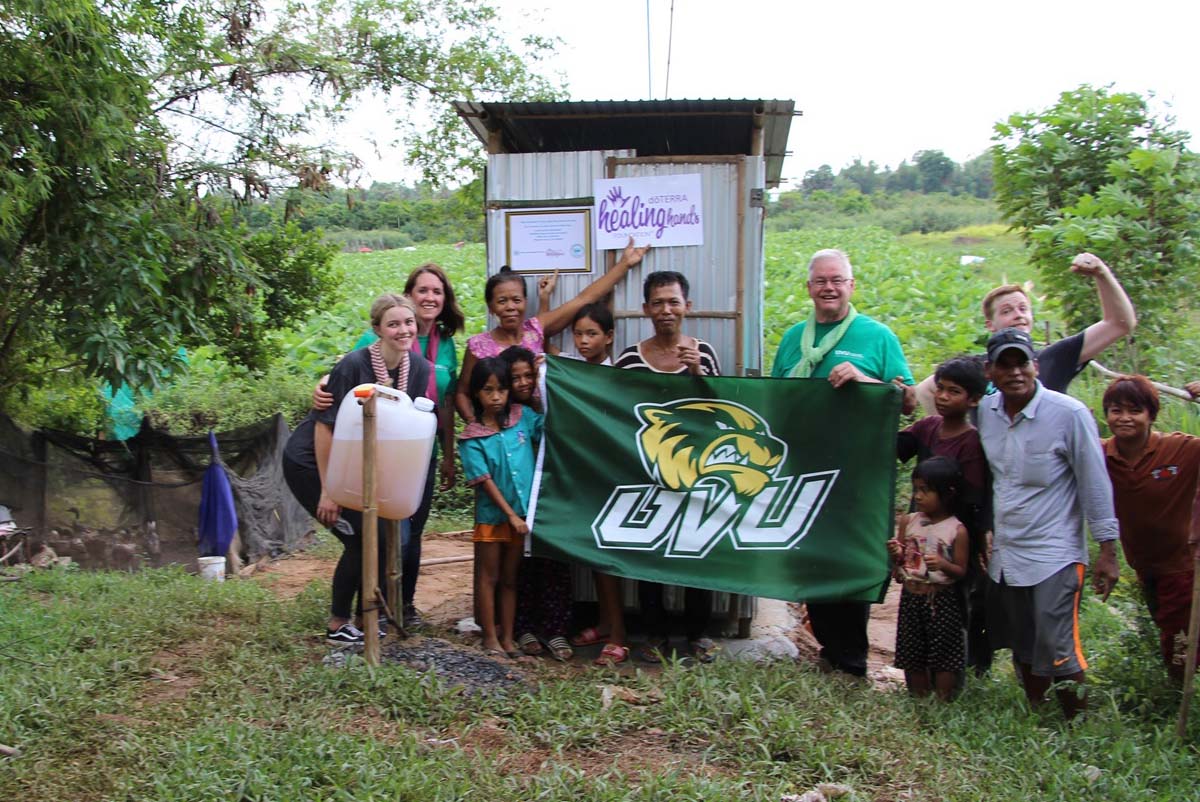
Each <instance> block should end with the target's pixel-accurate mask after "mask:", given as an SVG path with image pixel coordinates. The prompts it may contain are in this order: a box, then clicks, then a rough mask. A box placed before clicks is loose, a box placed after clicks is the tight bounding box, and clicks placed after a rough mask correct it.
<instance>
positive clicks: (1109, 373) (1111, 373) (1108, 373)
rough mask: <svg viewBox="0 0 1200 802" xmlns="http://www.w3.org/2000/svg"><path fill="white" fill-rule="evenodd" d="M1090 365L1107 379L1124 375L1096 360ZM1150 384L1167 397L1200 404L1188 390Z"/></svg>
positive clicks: (1160, 384) (1158, 383)
mask: <svg viewBox="0 0 1200 802" xmlns="http://www.w3.org/2000/svg"><path fill="white" fill-rule="evenodd" d="M1088 364H1090V365H1091V366H1092V367H1093V368H1095V369H1096V370H1097V371H1099V373H1100V375H1101V376H1104V377H1105V378H1109V379H1115V378H1117V377H1118V376H1121V375H1122V374H1120V373H1117V372H1116V371H1115V370H1109V369H1108V368H1106V367H1104V366H1103V365H1101V364H1100V363H1099V362H1097V361H1096V360H1094V359H1093V360H1092V361H1091V362H1089V363H1088ZM1150 383H1151V384H1153V385H1154V387H1155V389H1157V390H1158V391H1159V392H1160V393H1166V394H1167V395H1173V396H1175V397H1176V398H1178V399H1181V400H1183V401H1192V402H1200V398H1192V394H1191V393H1189V392H1188V391H1187V390H1180V389H1179V388H1178V387H1172V386H1171V385H1169V384H1163V383H1162V382H1156V381H1151V382H1150Z"/></svg>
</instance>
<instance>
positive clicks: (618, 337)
mask: <svg viewBox="0 0 1200 802" xmlns="http://www.w3.org/2000/svg"><path fill="white" fill-rule="evenodd" d="M689 173H698V174H699V175H700V177H701V183H702V192H703V201H704V244H703V245H699V246H689V247H673V248H662V249H654V248H652V249H651V250H650V252H649V253H648V254H647V255H646V258H645V259H644V260H643V262H642V264H641V265H639V266H638V267H636V268H634V269H633V270H631V271H630V272H629V275H628V277H627V278H626V279H625V281H624V282H622V283H621V284H620V285H619V286H618V287H617V289H616V291H615V292H614V298H613V311H614V313H615V316H616V318H617V322H616V330H615V341H614V355H615V353H616V352H619V351H620V350H621V349H622V348H624V347H625V346H627V345H630V344H632V343H635V342H638V341H639V340H642V339H645V338H647V337H649V336H651V335H652V334H653V328H652V326H651V324H650V322H649V321H648V320H646V319H645V318H644V317H642V280H643V277H644V276H645V275H646V274H648V273H650V272H653V271H655V270H676V271H678V272H680V273H682V274H683V275H685V276H686V277H687V278H688V280H689V282H690V284H691V292H690V299H691V301H692V306H693V311H692V313H691V315H690V317H689V318H688V320H687V321H686V322H685V329H684V330H685V332H686V333H687V334H690V335H692V336H694V337H699V338H700V339H703V340H706V341H707V342H709V343H711V344H712V346H713V348H714V349H715V350H716V352H717V356H718V358H719V359H720V362H721V370H722V373H724V374H726V375H735V374H740V375H746V374H750V375H754V374H757V373H758V372H760V371H761V368H762V307H763V250H762V226H763V217H762V216H763V208H762V206H761V204H760V203H752V200H751V199H752V197H757V198H761V197H762V190H763V188H764V187H765V163H764V160H763V158H762V157H758V156H744V155H735V156H713V157H703V156H688V157H653V158H645V159H640V158H638V157H637V155H636V153H634V152H633V151H629V150H605V151H576V152H563V153H519V154H492V155H489V156H488V172H487V181H486V184H487V207H488V208H487V236H488V259H487V261H488V275H492V274H494V273H496V272H498V271H499V270H500V267H501V266H502V265H503V264H504V261H505V252H504V243H505V241H506V239H505V231H504V211H505V209H510V208H520V207H522V206H523V207H529V206H541V205H542V204H531V203H529V202H531V201H544V202H545V204H544V205H545V206H546V207H552V206H556V205H578V206H590V205H591V204H592V181H593V180H594V179H597V178H617V177H623V176H649V175H681V174H689ZM754 190H758V192H754ZM610 253H611V254H612V256H613V257H614V258H615V256H617V255H618V254H615V253H613V252H608V251H594V252H593V254H592V264H593V266H594V271H593V273H592V274H591V275H566V274H564V275H560V277H559V281H558V286H557V289H556V290H555V293H554V295H553V296H552V297H551V299H550V303H551V304H552V305H555V306H556V305H558V304H560V303H562V302H563V301H564V300H566V299H568V298H572V297H574V296H575V295H576V294H578V293H579V291H580V290H581V289H583V288H584V287H585V286H587V285H588V284H589V283H590V282H591V281H593V280H594V279H595V278H596V276H598V275H600V273H601V272H602V271H603V270H604V269H605V268H606V266H607V264H608V262H607V261H606V259H607V257H608V256H609V254H610ZM528 284H529V294H530V298H529V306H528V310H527V314H529V315H534V314H537V311H538V309H537V298H536V292H535V286H536V278H535V277H533V276H530V277H529V281H528ZM491 324H492V325H495V322H494V321H492V322H491ZM557 340H558V344H559V347H560V348H562V349H563V350H564V351H573V350H574V349H573V345H572V343H571V341H570V335H569V333H568V334H564V335H560V337H559V338H557ZM573 579H574V585H575V594H576V596H575V597H576V599H579V600H583V601H592V600H594V599H595V595H594V589H593V584H592V581H591V571H590V570H588V569H584V568H580V567H578V566H577V567H575V568H574V570H573ZM624 596H625V603H626V606H627V607H636V605H637V597H636V589H635V586H634V583H632V582H625V583H624ZM714 597H715V598H714V602H713V611H714V613H716V614H717V616H718V617H726V618H728V619H729V620H735V619H736V620H737V621H738V622H739V628H740V629H741V631H742V632H743V633H745V632H746V631H747V630H748V625H749V620H750V618H751V617H752V616H753V612H754V599H753V598H751V597H745V596H730V595H729V594H714ZM666 601H667V606H668V608H670V609H675V610H678V609H680V608H681V607H682V603H683V593H682V591H679V590H678V589H671V590H670V591H669V592H668V593H667V598H666Z"/></svg>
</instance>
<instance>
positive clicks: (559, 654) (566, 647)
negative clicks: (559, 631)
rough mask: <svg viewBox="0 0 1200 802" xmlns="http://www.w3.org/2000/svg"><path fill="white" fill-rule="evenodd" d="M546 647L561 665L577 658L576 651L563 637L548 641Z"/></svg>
mask: <svg viewBox="0 0 1200 802" xmlns="http://www.w3.org/2000/svg"><path fill="white" fill-rule="evenodd" d="M546 645H547V646H549V647H550V656H551V657H553V658H554V659H555V660H557V661H558V662H560V663H565V662H567V661H568V660H570V659H571V658H572V657H574V656H575V650H574V649H572V648H571V644H569V643H567V639H566V638H564V637H562V636H561V635H560V636H559V637H557V638H551V639H550V640H548V641H546Z"/></svg>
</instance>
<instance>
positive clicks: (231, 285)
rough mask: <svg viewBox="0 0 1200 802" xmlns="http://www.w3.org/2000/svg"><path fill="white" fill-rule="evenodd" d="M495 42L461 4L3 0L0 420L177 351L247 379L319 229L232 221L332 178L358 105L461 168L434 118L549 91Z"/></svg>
mask: <svg viewBox="0 0 1200 802" xmlns="http://www.w3.org/2000/svg"><path fill="white" fill-rule="evenodd" d="M498 28H499V26H497V25H496V11H495V10H494V9H492V8H491V7H490V6H488V5H487V4H486V3H485V2H480V1H479V0H349V2H333V0H318V1H317V2H313V3H301V2H285V3H281V4H266V3H263V2H259V1H258V0H198V2H192V3H187V4H174V3H162V2H158V0H126V2H122V3H108V2H102V0H7V2H5V4H4V5H3V6H0V86H2V87H3V91H0V154H2V156H3V158H0V405H5V404H11V403H12V398H13V396H12V391H14V390H20V389H21V388H22V387H26V386H29V385H31V384H34V383H37V382H38V381H40V380H43V379H44V378H45V377H46V376H47V375H61V372H63V371H66V372H68V373H69V374H73V375H85V376H96V377H101V378H103V379H105V380H107V381H110V382H112V383H113V384H114V385H119V384H121V383H129V384H131V385H133V386H138V387H140V386H152V385H153V384H154V383H155V381H156V380H157V379H158V377H159V376H161V375H163V374H164V372H165V371H167V370H169V369H170V368H171V367H172V366H173V363H174V360H175V356H174V355H175V354H176V351H177V349H178V347H179V346H186V347H192V346H196V345H201V344H212V345H214V346H216V347H218V348H219V349H222V350H223V351H224V352H225V353H226V354H228V355H230V356H231V357H233V358H234V359H237V360H240V361H242V362H245V363H248V364H251V365H255V364H258V363H261V361H262V360H263V358H264V356H265V355H266V354H267V353H269V338H270V332H271V331H272V330H274V329H276V328H278V327H280V326H286V325H290V324H291V323H292V322H294V321H295V320H297V319H299V318H300V317H303V316H304V315H305V314H307V313H308V312H309V311H311V309H312V308H313V307H314V305H315V304H317V303H319V301H320V299H321V296H322V294H324V293H326V292H328V291H329V290H330V289H331V288H332V287H333V285H334V281H335V277H334V276H333V274H332V273H331V268H330V259H331V254H330V252H329V250H328V249H327V248H325V247H324V246H322V245H321V244H320V243H319V233H316V232H302V231H300V230H299V229H297V228H295V227H294V226H293V227H280V228H276V229H274V230H272V231H267V232H261V233H258V234H255V235H253V236H251V235H250V234H249V232H248V231H246V229H245V228H244V226H243V224H242V223H241V222H240V217H239V215H237V214H235V208H236V204H238V203H241V202H244V201H245V200H246V199H248V198H252V197H259V198H263V197H268V196H271V195H274V194H278V193H280V192H283V191H285V190H287V189H289V188H294V187H301V188H304V189H309V190H314V189H315V190H319V189H323V188H325V187H326V186H328V185H329V183H330V181H331V180H332V179H333V178H334V177H335V176H341V177H342V178H344V179H349V178H351V176H352V175H353V170H354V169H355V167H356V166H357V165H358V161H357V160H356V158H355V156H354V154H352V153H348V152H346V150H345V148H344V147H342V146H341V145H340V144H339V142H338V131H337V128H336V124H337V123H338V122H340V121H342V120H344V118H345V116H346V114H347V113H348V112H349V111H351V110H352V109H353V107H354V103H355V102H356V100H358V99H360V98H364V97H366V96H368V95H371V96H373V97H375V98H376V102H381V103H387V104H389V106H390V107H392V108H396V107H402V108H404V109H405V113H404V114H403V115H400V116H401V117H402V124H404V125H405V126H407V127H406V128H405V130H404V132H403V133H404V134H405V136H406V137H407V139H406V141H407V142H408V148H409V153H410V158H411V159H412V161H413V163H414V164H417V165H418V166H420V167H421V168H422V169H424V170H425V171H426V172H427V174H429V175H431V176H436V177H442V178H444V177H446V176H448V175H453V174H454V172H455V171H456V170H460V169H464V168H467V167H470V166H472V165H473V164H475V161H472V160H473V159H474V160H476V161H477V160H478V158H479V152H478V148H477V147H469V146H468V143H469V141H470V140H469V138H468V137H469V135H468V134H467V133H466V132H465V130H464V127H463V126H461V125H458V124H457V119H456V118H454V117H453V112H452V111H451V110H450V108H449V105H448V103H447V101H448V100H450V99H457V98H465V99H483V98H495V97H504V98H506V99H514V100H520V99H540V98H546V97H552V96H554V94H555V91H556V90H555V88H554V87H553V86H552V85H550V84H549V83H547V82H546V81H544V80H542V79H541V78H539V77H537V76H536V75H535V74H534V72H533V68H534V67H536V65H537V63H538V61H539V59H540V58H541V57H543V56H544V55H545V54H546V53H547V50H548V44H549V43H548V42H546V41H545V40H543V39H539V38H537V37H529V38H526V39H525V40H524V41H523V42H521V43H518V44H516V45H512V44H510V43H509V42H507V41H506V40H505V39H504V38H503V36H502V35H501V34H500V33H498ZM452 121H453V122H454V124H453V125H452V124H451V122H452ZM3 394H8V400H7V401H5V400H4V398H3Z"/></svg>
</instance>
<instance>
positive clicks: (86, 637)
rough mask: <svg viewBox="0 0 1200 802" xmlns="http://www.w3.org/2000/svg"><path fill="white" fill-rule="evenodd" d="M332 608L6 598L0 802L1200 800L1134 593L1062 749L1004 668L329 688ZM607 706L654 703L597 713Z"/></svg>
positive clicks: (77, 585)
mask: <svg viewBox="0 0 1200 802" xmlns="http://www.w3.org/2000/svg"><path fill="white" fill-rule="evenodd" d="M321 584H322V583H314V585H313V586H312V587H311V588H310V589H309V590H308V591H306V592H305V593H304V594H302V595H301V596H299V597H298V598H296V599H295V600H292V601H287V602H281V601H278V600H276V599H275V598H274V597H272V596H271V595H270V594H269V593H268V592H267V591H266V590H265V589H263V588H262V587H260V586H258V585H256V584H253V583H249V582H226V583H223V584H215V583H205V582H202V581H200V580H199V579H197V578H195V577H192V576H188V575H186V574H184V573H182V572H181V571H178V570H154V571H145V572H142V573H140V574H133V575H130V574H115V573H113V574H108V573H81V572H75V571H59V572H53V573H40V574H36V575H31V576H27V577H26V578H25V579H23V580H22V581H20V582H15V583H5V584H4V585H0V688H3V693H2V694H0V742H3V743H8V744H15V745H17V746H19V747H20V748H21V750H22V755H21V757H19V758H16V759H9V760H6V761H4V763H3V769H4V770H3V772H0V798H3V799H14V800H15V799H20V800H29V801H30V802H34V801H36V800H67V799H70V800H109V799H112V800H118V799H119V800H134V799H138V800H140V799H155V800H198V799H204V800H231V801H233V802H240V801H241V800H283V799H288V800H293V799H296V800H299V799H305V800H308V799H321V800H326V799H328V800H351V799H355V800H361V799H405V800H457V799H489V800H514V801H515V800H522V802H524V801H525V800H529V799H550V800H558V799H563V800H566V799H572V800H574V799H581V800H624V799H635V800H661V799H698V800H699V799H712V800H728V799H732V798H739V799H741V798H744V799H753V800H763V801H764V802H768V801H769V802H774V801H775V800H778V799H779V797H780V796H781V795H782V794H784V793H801V792H803V791H805V790H807V789H809V788H811V787H812V786H813V785H815V784H816V783H818V782H838V783H843V784H846V785H848V786H850V787H851V788H853V789H854V792H853V794H852V795H851V796H850V797H849V799H850V800H852V801H853V800H875V799H879V800H884V799H887V800H890V799H900V798H904V799H914V800H972V801H975V800H985V801H986V800H1004V801H1005V802H1011V800H1014V799H1076V798H1079V799H1082V798H1103V799H1110V800H1141V799H1147V800H1150V799H1163V800H1189V799H1197V798H1200V796H1198V792H1197V790H1196V786H1195V778H1196V777H1197V776H1200V753H1198V752H1197V748H1196V746H1197V744H1198V743H1200V723H1197V722H1198V720H1200V713H1198V714H1197V715H1196V716H1194V717H1193V726H1192V729H1191V731H1190V733H1189V739H1188V741H1187V742H1186V743H1180V742H1179V741H1177V740H1176V739H1175V738H1174V736H1173V728H1174V716H1175V713H1176V709H1177V705H1178V702H1179V695H1178V693H1177V692H1176V691H1175V690H1173V689H1171V688H1170V687H1169V686H1168V684H1167V682H1166V679H1165V675H1164V672H1163V670H1162V669H1161V667H1160V666H1159V665H1158V663H1157V657H1156V654H1155V642H1154V637H1153V629H1152V625H1151V624H1150V623H1149V620H1148V618H1147V617H1146V615H1145V613H1144V610H1143V609H1142V606H1141V604H1140V602H1139V601H1138V600H1137V599H1136V598H1134V597H1133V591H1132V589H1131V588H1129V587H1128V586H1127V585H1122V586H1120V588H1119V592H1118V594H1116V595H1115V596H1114V597H1113V599H1111V600H1110V602H1109V604H1108V605H1104V604H1101V603H1100V602H1099V601H1097V600H1095V599H1089V600H1087V601H1086V603H1085V605H1084V610H1083V619H1084V627H1085V629H1084V638H1085V641H1084V642H1085V645H1086V647H1087V651H1088V653H1089V655H1090V656H1091V657H1092V670H1091V672H1090V674H1091V677H1090V678H1091V680H1092V685H1091V701H1092V713H1091V715H1090V716H1089V717H1088V718H1087V719H1086V720H1085V721H1083V722H1080V723H1078V724H1077V725H1075V726H1067V725H1064V724H1063V723H1062V721H1061V720H1060V717H1059V715H1058V713H1057V711H1056V710H1054V709H1053V708H1050V709H1047V710H1045V711H1040V712H1038V713H1032V712H1030V711H1028V710H1027V709H1026V708H1025V706H1024V704H1023V702H1022V700H1021V695H1020V693H1019V691H1018V690H1017V688H1016V686H1015V683H1014V681H1013V679H1012V677H1011V671H1010V670H1008V669H1007V668H1006V667H1003V666H1001V667H1000V668H999V669H998V670H997V671H996V672H994V676H992V677H990V678H988V679H985V680H981V681H977V680H973V679H972V680H971V681H969V683H968V686H967V689H966V691H965V693H964V695H963V696H962V697H961V698H960V699H959V700H958V701H957V702H955V703H953V704H950V705H940V704H936V703H928V702H922V701H916V700H911V699H909V698H908V697H907V696H905V695H904V694H902V693H885V692H876V691H871V690H867V689H863V688H859V687H856V686H853V685H849V684H846V683H844V682H842V681H840V680H837V679H832V678H829V677H826V676H823V675H820V674H818V673H817V672H815V671H814V670H811V669H810V668H808V667H806V666H795V665H792V664H775V665H766V666H755V665H747V664H735V663H721V662H718V663H717V664H714V665H713V666H710V667H704V668H699V669H689V668H685V667H682V666H678V665H674V666H668V667H667V668H666V669H665V670H664V671H663V672H662V673H640V672H639V673H637V674H634V675H630V676H626V677H620V678H618V677H616V676H615V675H612V674H609V673H607V672H604V671H601V670H599V669H596V670H592V669H587V670H581V671H578V672H575V673H573V674H572V675H570V676H567V677H562V676H552V675H551V674H550V673H549V672H543V673H535V674H534V675H533V676H534V682H533V683H532V684H531V685H530V686H529V688H528V690H527V691H524V692H521V693H514V694H512V695H510V696H508V697H506V698H497V699H492V700H490V701H485V702H480V701H474V700H470V699H467V698H464V697H462V696H460V695H458V694H456V693H453V692H452V690H451V689H448V688H445V687H443V686H442V685H440V684H439V683H437V682H431V681H430V680H428V679H426V678H425V677H423V676H421V675H418V674H415V673H413V672H411V671H409V670H407V669H403V668H399V667H395V666H387V665H385V666H382V667H380V668H378V669H374V670H371V669H368V667H366V666H365V665H364V664H363V663H362V662H361V661H359V660H355V661H352V663H351V665H350V666H349V667H348V668H346V669H342V670H335V669H329V668H325V667H323V666H322V665H321V664H320V662H319V656H320V655H321V654H322V653H323V652H322V650H321V649H319V648H318V647H317V646H316V645H315V644H314V641H313V639H312V637H311V634H312V633H314V632H316V631H317V630H318V628H319V627H320V626H321V624H322V610H323V609H324V605H325V604H326V603H327V597H326V596H325V595H324V593H323V592H322V590H321V588H320V585H321ZM536 670H537V671H540V669H536ZM609 683H617V684H621V685H624V686H626V687H627V688H628V689H629V690H631V691H633V692H634V693H635V694H637V695H638V697H639V698H641V699H642V700H644V702H645V703H644V704H630V703H626V702H616V703H614V704H613V705H612V706H611V707H608V708H605V707H604V706H603V704H602V700H601V699H602V697H601V689H602V687H603V686H604V685H605V684H609ZM185 690H186V693H185V692H184V691H185ZM1093 766H1094V767H1097V768H1098V769H1099V770H1100V773H1099V776H1098V777H1093V772H1092V770H1091V769H1090V767H1093Z"/></svg>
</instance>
